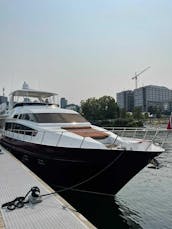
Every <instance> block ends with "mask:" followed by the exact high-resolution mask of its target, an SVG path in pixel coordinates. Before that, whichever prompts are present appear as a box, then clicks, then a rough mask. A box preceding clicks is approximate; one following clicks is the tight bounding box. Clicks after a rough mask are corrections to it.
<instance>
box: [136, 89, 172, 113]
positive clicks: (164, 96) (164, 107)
mask: <svg viewBox="0 0 172 229" xmlns="http://www.w3.org/2000/svg"><path fill="white" fill-rule="evenodd" d="M171 103H172V90H170V89H168V88H167V87H162V86H155V85H148V86H145V87H140V88H137V89H135V90H134V107H140V108H141V110H142V111H144V112H148V111H151V110H152V109H154V108H158V109H161V111H169V112H170V111H171Z"/></svg>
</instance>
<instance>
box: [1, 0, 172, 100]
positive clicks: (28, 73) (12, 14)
mask: <svg viewBox="0 0 172 229" xmlns="http://www.w3.org/2000/svg"><path fill="white" fill-rule="evenodd" d="M148 66H150V68H149V69H148V70H147V71H145V72H144V73H143V74H141V75H140V76H139V77H138V86H139V87H141V86H146V85H150V84H152V85H160V86H166V87H168V88H170V89H172V1H171V0H0V94H2V88H3V87H5V92H6V95H8V94H9V93H10V92H11V91H12V90H17V89H20V88H21V87H22V84H23V82H24V81H26V82H27V83H28V84H29V85H30V87H31V88H33V89H39V90H45V91H51V92H56V93H58V94H59V96H60V97H65V98H66V99H67V100H68V101H69V102H70V103H76V104H79V103H80V101H81V100H86V99H87V98H90V97H96V98H99V97H101V96H104V95H108V96H113V97H116V93H117V92H120V91H122V90H133V89H134V88H135V82H134V80H132V79H131V78H132V77H133V76H134V75H135V72H137V73H139V72H141V71H142V70H143V69H145V68H146V67H148Z"/></svg>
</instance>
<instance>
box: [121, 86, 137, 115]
mask: <svg viewBox="0 0 172 229" xmlns="http://www.w3.org/2000/svg"><path fill="white" fill-rule="evenodd" d="M117 104H118V106H119V107H120V108H121V109H125V110H126V111H130V112H131V111H133V108H134V93H133V91H131V90H128V91H122V92H119V93H117Z"/></svg>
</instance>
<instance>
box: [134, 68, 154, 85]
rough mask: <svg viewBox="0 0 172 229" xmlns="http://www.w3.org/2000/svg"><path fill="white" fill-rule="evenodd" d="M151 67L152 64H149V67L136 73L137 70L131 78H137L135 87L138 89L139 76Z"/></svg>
mask: <svg viewBox="0 0 172 229" xmlns="http://www.w3.org/2000/svg"><path fill="white" fill-rule="evenodd" d="M149 68H150V66H148V67H147V68H145V69H144V70H143V71H141V72H139V73H136V72H135V76H133V77H132V78H131V79H132V80H134V79H135V89H137V79H138V76H140V75H141V74H142V73H143V72H145V71H147V70H148V69H149Z"/></svg>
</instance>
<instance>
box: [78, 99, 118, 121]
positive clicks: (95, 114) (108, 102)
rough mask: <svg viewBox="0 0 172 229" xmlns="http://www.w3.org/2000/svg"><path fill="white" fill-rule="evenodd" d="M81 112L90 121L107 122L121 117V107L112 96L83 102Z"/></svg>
mask: <svg viewBox="0 0 172 229" xmlns="http://www.w3.org/2000/svg"><path fill="white" fill-rule="evenodd" d="M81 110H82V114H83V115H84V117H85V118H87V119H88V120H107V119H114V118H117V117H119V107H118V105H117V103H116V102H115V99H114V98H113V97H111V96H103V97H100V98H99V99H96V98H94V97H93V98H89V99H87V100H86V101H83V100H82V101H81Z"/></svg>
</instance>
